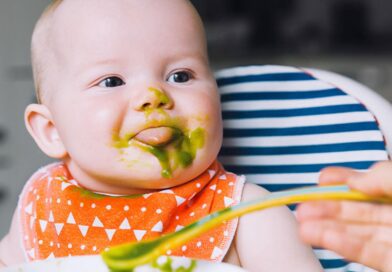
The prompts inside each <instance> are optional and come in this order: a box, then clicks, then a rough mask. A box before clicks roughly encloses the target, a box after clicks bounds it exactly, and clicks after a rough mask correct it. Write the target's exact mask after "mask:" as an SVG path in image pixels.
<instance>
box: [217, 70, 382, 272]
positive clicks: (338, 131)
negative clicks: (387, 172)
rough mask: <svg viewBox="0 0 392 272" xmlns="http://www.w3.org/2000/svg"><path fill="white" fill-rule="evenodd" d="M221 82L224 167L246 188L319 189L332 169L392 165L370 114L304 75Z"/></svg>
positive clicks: (248, 74)
mask: <svg viewBox="0 0 392 272" xmlns="http://www.w3.org/2000/svg"><path fill="white" fill-rule="evenodd" d="M216 77H217V82H218V86H219V89H220V93H221V101H222V116H223V124H224V125H223V126H224V139H223V146H222V149H221V152H220V158H219V159H220V161H221V162H222V163H223V165H224V166H225V168H226V169H227V170H229V171H232V172H235V173H236V174H244V175H246V177H247V182H252V183H256V184H259V185H261V186H263V187H264V188H266V189H267V190H269V191H272V192H273V191H278V190H283V189H289V188H295V187H299V186H306V185H314V184H317V182H318V175H319V171H320V170H321V169H323V168H324V167H327V166H332V165H333V166H346V167H352V168H356V169H360V170H365V169H367V168H369V167H370V166H371V165H372V164H373V163H375V162H377V161H381V160H387V159H388V152H387V151H386V147H385V142H384V138H383V134H382V132H381V130H380V129H379V126H378V124H377V122H376V119H375V117H374V116H373V115H372V113H371V112H369V111H368V110H367V109H366V107H365V106H364V105H363V104H361V103H360V102H359V101H358V100H357V99H356V98H354V97H353V96H350V95H348V94H347V93H345V92H344V91H342V90H341V89H339V88H338V87H336V86H333V85H331V84H330V83H328V82H325V81H323V80H320V79H318V78H315V77H313V76H312V75H310V74H308V73H306V72H305V71H304V70H302V69H300V68H295V67H285V66H270V65H268V66H248V67H237V68H230V69H225V70H221V71H218V72H217V73H216ZM291 208H292V209H293V210H294V209H295V207H291ZM315 253H316V255H317V256H318V258H319V259H320V261H321V264H322V265H323V267H324V269H325V271H330V272H332V271H333V272H342V271H353V272H354V271H365V270H364V269H366V268H364V267H362V266H361V265H359V264H355V263H348V262H346V261H345V260H343V259H342V258H341V257H340V256H338V255H336V254H334V253H333V252H330V251H327V250H323V249H315ZM368 271H369V270H368Z"/></svg>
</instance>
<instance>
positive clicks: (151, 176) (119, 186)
mask: <svg viewBox="0 0 392 272" xmlns="http://www.w3.org/2000/svg"><path fill="white" fill-rule="evenodd" d="M53 29H54V34H53V41H52V42H53V45H54V47H55V49H54V51H55V54H56V59H57V61H56V64H54V65H55V68H54V70H53V71H56V72H55V73H56V75H55V76H54V77H52V78H51V80H54V81H52V82H51V84H50V85H51V86H56V88H55V90H51V92H52V93H51V94H50V99H48V103H47V106H48V108H49V110H50V112H51V114H52V118H53V122H54V124H55V126H56V129H57V130H58V132H59V135H60V138H61V141H62V142H63V144H64V146H65V147H66V149H67V152H68V156H67V158H65V161H66V163H67V165H68V166H69V168H70V170H71V172H72V174H73V175H74V177H75V178H77V179H78V180H79V182H81V183H82V185H84V186H85V187H87V188H90V189H92V190H100V191H107V192H112V193H116V192H128V193H132V192H143V191H144V189H161V188H168V187H172V186H175V185H179V184H182V183H184V182H186V181H188V180H190V179H191V178H194V177H196V176H197V175H199V174H200V173H201V172H202V171H203V170H205V169H206V168H207V167H208V166H209V164H211V163H212V162H213V160H214V159H215V158H216V155H217V153H218V151H219V148H220V145H221V139H222V136H221V133H222V126H221V115H220V106H219V96H218V93H217V87H216V84H215V80H214V78H213V76H212V74H211V71H210V69H209V67H208V60H207V53H206V49H205V40H204V36H203V35H204V34H203V32H202V28H201V26H200V22H199V21H198V18H197V16H196V15H195V14H194V13H193V10H192V9H191V7H190V6H189V4H188V3H187V2H186V1H184V0H143V1H139V0H111V1H107V0H65V2H64V3H63V4H62V5H61V6H60V7H59V8H58V10H57V11H56V14H55V19H54V22H53ZM147 191H148V190H147Z"/></svg>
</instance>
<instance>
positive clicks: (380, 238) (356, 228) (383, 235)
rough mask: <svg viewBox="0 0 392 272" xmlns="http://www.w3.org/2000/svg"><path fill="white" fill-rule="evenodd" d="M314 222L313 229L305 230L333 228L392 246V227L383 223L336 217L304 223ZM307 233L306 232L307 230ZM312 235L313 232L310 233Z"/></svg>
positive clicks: (305, 223) (365, 239)
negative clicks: (345, 219) (365, 222)
mask: <svg viewBox="0 0 392 272" xmlns="http://www.w3.org/2000/svg"><path fill="white" fill-rule="evenodd" d="M309 222H310V224H312V225H311V226H312V229H310V230H306V228H307V227H305V228H304V229H305V231H307V232H309V231H311V232H314V230H313V228H316V227H317V229H318V230H333V231H336V232H339V233H345V234H346V235H350V236H355V237H360V238H361V239H362V240H364V241H373V242H382V243H385V244H389V245H390V246H391V248H392V228H391V226H388V225H382V224H379V225H377V224H362V223H358V222H350V221H340V220H334V219H320V220H309V221H305V222H304V223H302V225H304V226H306V225H307V224H308V223H309ZM305 233H306V232H305ZM308 235H312V233H310V234H308Z"/></svg>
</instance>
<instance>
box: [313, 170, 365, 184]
mask: <svg viewBox="0 0 392 272" xmlns="http://www.w3.org/2000/svg"><path fill="white" fill-rule="evenodd" d="M360 174H361V173H359V172H357V171H355V170H354V169H351V168H346V167H335V166H334V167H327V168H324V169H323V170H321V172H320V177H319V183H320V185H333V184H342V183H346V182H347V181H348V180H349V179H350V178H352V177H353V176H357V175H360Z"/></svg>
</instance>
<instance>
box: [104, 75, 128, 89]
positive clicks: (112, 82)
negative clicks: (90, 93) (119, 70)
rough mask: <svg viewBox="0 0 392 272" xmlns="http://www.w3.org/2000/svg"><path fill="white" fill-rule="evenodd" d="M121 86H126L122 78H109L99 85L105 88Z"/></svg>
mask: <svg viewBox="0 0 392 272" xmlns="http://www.w3.org/2000/svg"><path fill="white" fill-rule="evenodd" d="M121 85H125V82H124V81H123V80H122V79H121V78H119V77H116V76H111V77H107V78H105V79H104V80H102V81H101V82H99V84H98V86H99V87H104V88H114V87H118V86H121Z"/></svg>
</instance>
